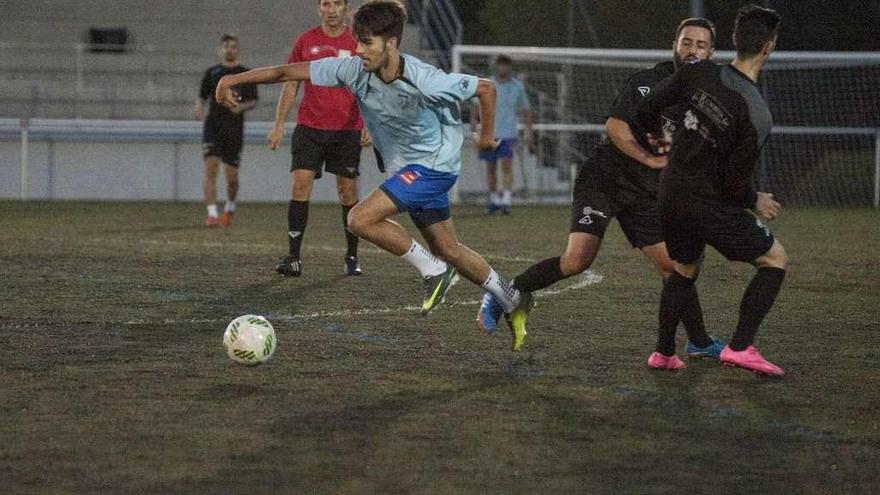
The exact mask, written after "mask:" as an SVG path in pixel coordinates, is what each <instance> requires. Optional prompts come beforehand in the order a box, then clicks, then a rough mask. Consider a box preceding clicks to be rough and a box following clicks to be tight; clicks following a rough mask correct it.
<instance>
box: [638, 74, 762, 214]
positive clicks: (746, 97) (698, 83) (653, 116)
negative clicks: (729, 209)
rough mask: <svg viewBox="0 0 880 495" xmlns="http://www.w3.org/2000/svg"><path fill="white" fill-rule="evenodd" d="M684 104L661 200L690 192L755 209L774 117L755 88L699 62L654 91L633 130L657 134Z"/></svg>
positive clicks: (741, 78)
mask: <svg viewBox="0 0 880 495" xmlns="http://www.w3.org/2000/svg"><path fill="white" fill-rule="evenodd" d="M676 104H685V105H686V108H685V109H684V114H683V116H682V121H681V124H680V125H679V126H678V128H677V130H676V132H675V134H674V135H673V141H672V153H671V154H670V157H669V165H668V166H667V168H666V171H665V172H664V173H663V177H662V180H661V185H660V193H661V194H660V197H661V202H663V197H664V196H665V195H666V194H667V193H670V194H674V195H678V194H680V193H685V194H688V195H690V196H694V197H697V198H702V199H706V200H710V201H720V202H723V203H726V204H731V205H735V206H739V207H743V208H752V207H754V205H755V201H756V200H757V193H756V192H755V187H754V182H753V177H752V174H753V173H754V169H755V163H756V162H757V160H758V157H759V155H760V153H761V148H762V147H763V146H764V143H765V142H766V141H767V138H768V137H769V135H770V128H771V127H772V125H773V116H772V115H771V114H770V109H769V108H767V104H766V103H765V102H764V99H763V98H762V96H761V93H760V92H759V91H758V87H757V86H756V85H755V83H754V82H753V81H752V80H751V79H749V78H748V77H747V76H746V75H745V74H743V73H742V72H740V71H738V70H737V69H736V68H734V67H733V66H732V65H719V64H716V63H714V62H708V61H704V62H695V63H692V64H687V65H685V66H683V67H682V68H681V69H679V70H678V71H677V72H676V73H675V74H674V75H673V76H672V77H670V78H668V79H666V80H665V81H663V82H662V83H661V84H660V85H658V86H657V87H656V88H654V91H652V92H651V94H650V95H648V97H647V98H645V99H644V100H643V101H642V102H641V104H640V105H639V107H638V108H637V110H636V114H635V118H634V126H635V127H637V128H642V129H644V130H646V131H647V132H654V133H656V132H657V131H658V130H659V129H660V126H661V125H662V119H661V114H662V112H663V111H664V109H666V108H668V107H670V106H673V105H676Z"/></svg>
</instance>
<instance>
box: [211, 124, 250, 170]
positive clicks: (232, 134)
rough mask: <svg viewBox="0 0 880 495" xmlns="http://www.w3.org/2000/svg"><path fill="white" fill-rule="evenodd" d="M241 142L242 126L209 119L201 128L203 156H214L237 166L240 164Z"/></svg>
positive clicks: (242, 140)
mask: <svg viewBox="0 0 880 495" xmlns="http://www.w3.org/2000/svg"><path fill="white" fill-rule="evenodd" d="M243 142H244V128H243V127H240V126H238V125H227V124H223V123H222V122H217V121H212V120H210V119H209V120H206V121H205V126H204V128H203V129H202V151H203V156H204V157H205V158H207V157H209V156H216V157H217V158H219V159H220V161H222V162H223V163H225V164H227V165H231V166H233V167H238V166H239V165H240V164H241V150H242V148H243Z"/></svg>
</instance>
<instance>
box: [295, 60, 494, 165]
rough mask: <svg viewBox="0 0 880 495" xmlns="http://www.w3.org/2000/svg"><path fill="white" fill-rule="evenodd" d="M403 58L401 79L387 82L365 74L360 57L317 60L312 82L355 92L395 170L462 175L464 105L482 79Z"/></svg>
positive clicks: (376, 141) (377, 143) (312, 68)
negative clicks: (409, 168) (420, 169)
mask: <svg viewBox="0 0 880 495" xmlns="http://www.w3.org/2000/svg"><path fill="white" fill-rule="evenodd" d="M401 57H402V60H401V63H402V64H403V72H402V75H401V77H399V78H397V79H395V80H394V81H392V82H390V83H387V84H386V83H384V82H383V81H382V80H381V79H380V78H379V76H378V75H377V74H374V73H370V72H367V71H365V70H364V67H363V63H362V61H361V59H360V58H359V57H351V58H324V59H321V60H316V61H314V62H312V63H311V66H310V77H311V81H312V84H316V85H318V86H332V87H347V88H348V89H349V90H350V91H351V93H352V94H353V95H354V96H355V99H356V100H357V103H358V107H359V108H360V111H361V115H362V116H363V118H364V123H365V124H366V126H367V129H368V130H369V131H370V136H372V138H373V145H374V146H375V147H376V148H377V149H378V150H379V153H381V154H382V158H383V159H384V160H385V163H386V164H387V165H388V166H389V167H390V169H391V170H392V171H395V170H399V169H401V168H403V167H404V166H406V165H411V164H418V165H421V166H424V167H425V168H427V169H430V170H433V171H436V172H443V173H448V174H455V175H458V173H459V171H460V170H461V145H462V142H463V140H464V134H463V133H464V130H463V127H462V122H461V108H460V103H462V102H465V101H468V100H469V99H471V98H473V97H474V95H475V94H476V91H477V83H478V79H477V78H476V77H475V76H469V75H464V74H447V73H445V72H443V71H441V70H440V69H438V68H436V67H434V66H432V65H428V64H426V63H424V62H422V61H421V60H419V59H417V58H415V57H412V56H410V55H401Z"/></svg>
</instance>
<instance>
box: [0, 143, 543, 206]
mask: <svg viewBox="0 0 880 495" xmlns="http://www.w3.org/2000/svg"><path fill="white" fill-rule="evenodd" d="M20 150H21V143H20V142H19V141H14V140H6V141H0V198H4V199H15V198H18V197H19V185H20V178H21V176H20V163H21V162H20V160H21V153H20ZM462 157H463V160H464V166H463V169H462V174H461V177H460V179H459V188H460V190H461V191H462V192H463V193H465V194H467V193H475V192H476V191H482V190H483V189H484V188H485V179H484V165H482V164H481V163H479V162H478V161H477V156H476V151H475V149H474V148H473V146H472V145H470V144H468V145H466V146H465V148H464V149H463V150H462ZM290 160H291V156H290V145H289V143H287V144H285V145H284V148H283V149H282V150H279V151H275V152H272V151H269V149H268V148H266V146H265V145H264V144H262V143H261V142H251V143H248V144H246V145H245V148H244V153H243V155H242V169H241V177H242V185H241V200H242V201H287V199H288V197H289V194H290V193H289V188H290V184H289V178H288V172H289V168H290ZM527 168H528V170H529V175H530V177H529V180H530V184H532V185H533V186H534V184H536V181H539V180H540V179H539V177H538V172H539V171H537V170H535V167H534V166H531V165H530V166H529V167H527ZM361 171H362V174H363V175H362V178H361V181H360V188H361V194H362V195H365V194H366V193H368V192H369V191H370V190H372V189H373V188H374V187H376V186H377V185H378V184H380V183H381V182H382V180H383V177H382V176H381V174H379V172H378V171H377V169H376V166H375V160H374V157H373V153H372V152H371V151H370V150H366V151H364V153H363V154H362V164H361ZM327 177H329V178H327ZM201 178H202V154H201V145H200V144H198V143H173V142H148V143H144V142H140V143H138V142H65V141H51V142H50V141H45V140H31V141H30V143H29V151H28V182H29V187H28V196H29V197H30V198H31V199H87V200H166V201H172V200H180V201H200V200H201V197H202V193H201ZM515 178H516V181H515V182H516V188H520V187H521V185H522V182H523V180H522V174H521V173H520V172H519V170H518V169H517V172H516V174H515ZM220 190H221V191H222V187H221V188H220ZM222 196H223V195H222V193H221V197H222ZM471 197H473V194H471ZM478 197H481V196H478ZM313 200H314V201H317V202H335V201H336V191H335V181H334V180H333V178H332V176H331V175H325V179H322V180H320V181H318V182H317V183H316V188H315V192H314V195H313Z"/></svg>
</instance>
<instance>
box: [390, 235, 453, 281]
mask: <svg viewBox="0 0 880 495" xmlns="http://www.w3.org/2000/svg"><path fill="white" fill-rule="evenodd" d="M401 258H403V259H404V260H405V261H406V262H407V263H409V264H410V265H412V266H414V267H416V270H418V271H419V273H420V274H421V275H422V277H434V276H437V275H440V274H441V273H443V272H445V271H446V262H445V261H442V260H440V259H438V258H437V257H436V256H434V255H433V254H431V252H430V251H428V250H427V249H425V248H424V247H422V245H421V244H419V243H418V242H416V241H415V240H413V241H412V245H410V247H409V250H408V251H407V252H405V253H403V255H401Z"/></svg>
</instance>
